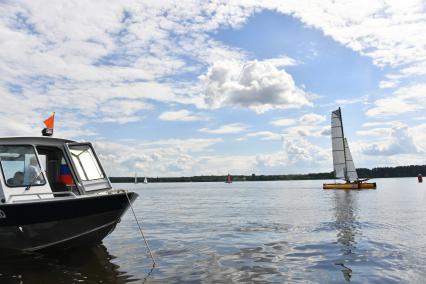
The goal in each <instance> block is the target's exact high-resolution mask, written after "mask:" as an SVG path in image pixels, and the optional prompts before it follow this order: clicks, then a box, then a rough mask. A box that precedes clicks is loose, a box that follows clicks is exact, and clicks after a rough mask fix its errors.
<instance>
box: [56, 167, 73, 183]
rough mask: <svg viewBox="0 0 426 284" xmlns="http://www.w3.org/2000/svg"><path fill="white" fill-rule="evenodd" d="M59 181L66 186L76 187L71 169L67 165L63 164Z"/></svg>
mask: <svg viewBox="0 0 426 284" xmlns="http://www.w3.org/2000/svg"><path fill="white" fill-rule="evenodd" d="M59 181H60V182H61V183H63V184H65V185H74V180H73V178H72V175H71V171H70V168H69V167H68V165H67V164H61V169H60V171H59Z"/></svg>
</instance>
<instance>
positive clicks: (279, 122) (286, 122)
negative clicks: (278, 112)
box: [270, 118, 296, 126]
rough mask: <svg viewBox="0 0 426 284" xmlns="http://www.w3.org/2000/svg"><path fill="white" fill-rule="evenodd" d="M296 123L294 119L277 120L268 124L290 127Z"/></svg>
mask: <svg viewBox="0 0 426 284" xmlns="http://www.w3.org/2000/svg"><path fill="white" fill-rule="evenodd" d="M295 123H296V119H294V118H277V119H274V120H272V121H271V122H270V124H272V125H274V126H290V125H293V124H295Z"/></svg>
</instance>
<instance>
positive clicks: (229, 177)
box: [225, 174, 232, 183]
mask: <svg viewBox="0 0 426 284" xmlns="http://www.w3.org/2000/svg"><path fill="white" fill-rule="evenodd" d="M225 182H226V183H232V176H231V175H230V174H228V176H227V177H226V181H225Z"/></svg>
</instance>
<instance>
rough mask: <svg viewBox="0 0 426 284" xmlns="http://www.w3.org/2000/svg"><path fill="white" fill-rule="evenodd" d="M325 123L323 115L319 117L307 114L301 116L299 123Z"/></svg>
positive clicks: (314, 114)
mask: <svg viewBox="0 0 426 284" xmlns="http://www.w3.org/2000/svg"><path fill="white" fill-rule="evenodd" d="M324 121H325V115H319V114H316V113H308V114H305V115H303V116H302V117H301V118H300V119H299V122H300V123H301V124H303V125H318V124H321V123H323V122H324Z"/></svg>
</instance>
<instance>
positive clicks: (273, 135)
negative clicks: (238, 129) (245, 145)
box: [246, 131, 282, 140]
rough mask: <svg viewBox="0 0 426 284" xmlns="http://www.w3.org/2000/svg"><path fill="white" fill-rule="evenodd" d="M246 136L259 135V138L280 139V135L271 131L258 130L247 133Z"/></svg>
mask: <svg viewBox="0 0 426 284" xmlns="http://www.w3.org/2000/svg"><path fill="white" fill-rule="evenodd" d="M246 137H259V138H260V140H281V139H282V135H281V134H279V133H274V132H271V131H258V132H252V133H247V135H246Z"/></svg>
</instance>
